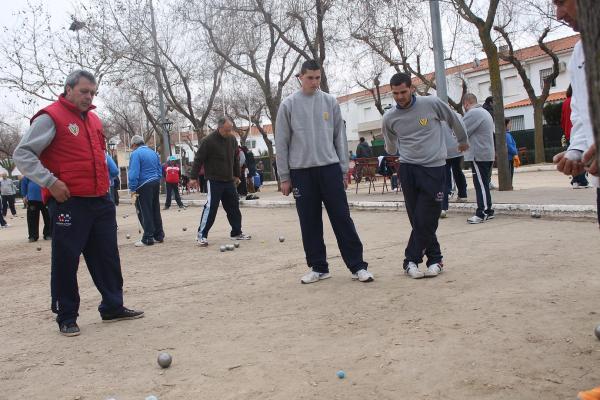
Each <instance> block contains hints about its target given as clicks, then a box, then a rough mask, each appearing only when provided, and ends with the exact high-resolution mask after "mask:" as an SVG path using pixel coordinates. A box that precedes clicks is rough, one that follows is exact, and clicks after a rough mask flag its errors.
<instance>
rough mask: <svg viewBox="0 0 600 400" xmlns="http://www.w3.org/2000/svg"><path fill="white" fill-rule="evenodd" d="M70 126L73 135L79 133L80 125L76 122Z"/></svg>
mask: <svg viewBox="0 0 600 400" xmlns="http://www.w3.org/2000/svg"><path fill="white" fill-rule="evenodd" d="M68 128H69V132H71V134H72V135H73V136H77V135H79V125H77V124H76V123H71V124H69V126H68Z"/></svg>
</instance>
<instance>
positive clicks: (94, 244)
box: [13, 70, 144, 336]
mask: <svg viewBox="0 0 600 400" xmlns="http://www.w3.org/2000/svg"><path fill="white" fill-rule="evenodd" d="M95 94H96V79H95V77H94V76H93V75H92V74H91V73H89V72H87V71H82V70H78V71H73V72H71V73H70V74H69V76H67V80H66V82H65V90H64V93H63V94H61V95H60V96H59V98H58V100H57V101H55V102H54V103H52V104H51V105H49V106H48V107H46V108H44V109H42V110H40V111H39V112H38V113H37V114H35V115H34V116H33V118H31V126H30V127H29V130H28V131H27V133H25V136H23V139H21V143H19V145H18V146H17V148H16V149H15V152H14V156H13V158H14V160H15V163H16V164H17V167H18V168H19V170H20V171H21V172H22V173H23V174H24V175H25V176H27V177H29V178H30V179H31V180H32V181H34V182H36V183H37V184H38V185H40V186H42V187H43V188H44V189H43V192H44V193H43V197H45V198H46V199H47V198H49V200H48V209H49V211H50V218H51V223H52V266H51V278H50V289H51V294H52V311H53V312H54V313H55V314H57V317H56V322H57V323H58V326H59V330H60V333H61V334H63V335H65V336H77V335H79V333H80V331H79V327H78V326H77V322H76V321H77V317H78V315H79V314H78V311H79V289H78V287H77V268H78V266H79V257H80V256H81V253H83V257H84V258H85V262H86V264H87V268H88V270H89V271H90V275H91V276H92V279H93V281H94V284H95V285H96V288H98V291H99V292H100V294H101V295H102V302H101V303H100V306H99V307H98V311H100V315H101V317H102V320H103V321H105V322H111V321H120V320H124V319H134V318H140V317H142V316H143V315H144V312H143V311H134V310H130V309H128V308H125V307H123V277H122V275H121V260H120V259H119V247H118V246H117V222H116V217H115V204H114V203H113V202H112V201H111V199H110V196H109V194H108V168H107V166H106V156H105V151H106V145H105V141H104V134H103V129H102V122H100V119H99V118H98V116H97V115H96V114H94V113H93V112H92V110H93V109H94V108H95V107H94V106H93V105H92V101H93V99H94V96H95Z"/></svg>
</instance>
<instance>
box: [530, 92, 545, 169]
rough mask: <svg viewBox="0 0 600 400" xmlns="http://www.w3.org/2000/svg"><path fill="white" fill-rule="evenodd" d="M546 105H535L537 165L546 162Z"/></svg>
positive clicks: (540, 103)
mask: <svg viewBox="0 0 600 400" xmlns="http://www.w3.org/2000/svg"><path fill="white" fill-rule="evenodd" d="M543 111H544V103H542V102H540V101H536V102H534V103H533V123H534V127H535V133H534V136H533V137H534V143H535V163H536V164H541V163H544V162H546V151H545V150H546V149H545V147H544V113H543Z"/></svg>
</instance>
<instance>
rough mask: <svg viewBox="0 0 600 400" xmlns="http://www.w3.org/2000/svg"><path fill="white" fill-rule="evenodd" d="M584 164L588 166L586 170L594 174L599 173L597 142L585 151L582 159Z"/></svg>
mask: <svg viewBox="0 0 600 400" xmlns="http://www.w3.org/2000/svg"><path fill="white" fill-rule="evenodd" d="M581 161H582V162H583V164H584V165H585V166H586V167H585V170H586V171H587V172H589V173H590V174H592V175H594V176H600V175H598V158H597V156H596V144H595V143H594V144H593V145H592V146H591V147H590V148H589V149H588V150H587V151H586V152H585V153H583V158H582V159H581Z"/></svg>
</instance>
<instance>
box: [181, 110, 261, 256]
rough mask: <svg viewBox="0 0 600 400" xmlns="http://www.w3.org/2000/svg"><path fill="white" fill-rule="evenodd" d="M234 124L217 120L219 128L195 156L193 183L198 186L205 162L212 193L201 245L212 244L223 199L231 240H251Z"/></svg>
mask: <svg viewBox="0 0 600 400" xmlns="http://www.w3.org/2000/svg"><path fill="white" fill-rule="evenodd" d="M232 128H233V125H232V123H231V120H229V119H228V118H224V117H221V118H219V120H218V121H217V130H216V131H215V132H213V133H211V134H210V135H208V136H207V137H205V138H204V139H203V140H202V142H201V143H200V148H199V149H198V151H197V152H196V156H195V157H194V164H193V166H192V172H191V173H190V186H191V187H194V188H196V189H197V188H198V174H199V171H200V166H201V165H204V174H205V176H206V179H207V186H208V196H207V198H206V204H205V205H204V210H203V211H202V216H201V217H200V226H198V235H197V238H196V240H197V242H198V246H200V247H206V246H208V239H207V238H208V232H209V231H210V228H211V227H212V225H213V223H214V222H215V217H216V216H217V210H218V208H219V202H221V203H222V204H223V208H224V209H225V212H226V213H227V219H228V220H229V224H230V225H231V233H230V236H231V239H234V240H249V239H251V237H250V235H245V234H244V233H242V213H241V212H240V203H239V198H238V194H237V191H236V186H237V185H239V183H240V172H241V169H240V162H239V158H238V157H237V154H236V153H237V140H236V139H235V137H234V136H233V129H232Z"/></svg>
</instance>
